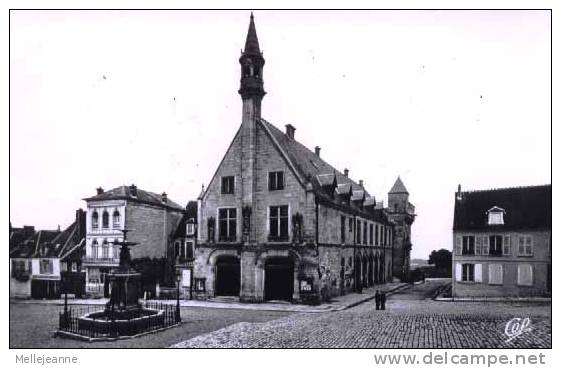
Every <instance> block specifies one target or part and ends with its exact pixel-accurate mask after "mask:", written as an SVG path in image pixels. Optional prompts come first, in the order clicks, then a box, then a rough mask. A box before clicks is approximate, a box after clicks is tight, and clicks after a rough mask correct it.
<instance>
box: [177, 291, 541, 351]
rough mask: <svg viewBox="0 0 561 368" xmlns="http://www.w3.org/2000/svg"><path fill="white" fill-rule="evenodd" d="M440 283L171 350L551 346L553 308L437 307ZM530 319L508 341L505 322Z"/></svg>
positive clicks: (239, 327) (234, 329) (232, 329)
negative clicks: (382, 303)
mask: <svg viewBox="0 0 561 368" xmlns="http://www.w3.org/2000/svg"><path fill="white" fill-rule="evenodd" d="M439 285H441V282H440V281H431V282H427V283H425V284H421V285H416V286H413V287H411V288H408V289H406V290H402V291H401V292H398V293H396V294H394V295H392V296H391V297H389V299H388V303H387V310H385V311H375V310H374V309H375V308H374V301H368V302H366V303H363V304H360V305H358V306H356V307H354V308H350V309H347V310H343V311H338V312H329V313H323V314H308V313H298V314H293V315H290V316H287V317H283V318H280V319H277V320H273V321H269V322H265V323H247V322H242V323H238V324H235V325H232V326H229V327H227V328H224V329H222V330H219V331H215V332H212V333H209V334H205V335H201V336H198V337H196V338H193V339H190V340H187V341H185V342H183V343H180V344H177V345H175V347H189V348H195V347H221V348H226V347H228V348H257V347H282V348H351V347H355V348H487V347H495V348H540V347H544V348H545V347H551V306H550V305H549V304H535V303H532V304H530V303H496V302H494V303H483V302H478V303H474V302H435V301H432V300H430V299H426V298H427V297H429V296H432V294H433V293H434V291H435V289H436V288H437V287H438V286H439ZM515 317H530V318H531V320H532V325H531V328H532V329H531V331H528V332H526V333H524V334H522V335H521V336H519V337H517V338H515V339H513V340H512V341H510V342H506V340H507V339H508V336H506V335H505V325H506V323H507V322H508V321H509V320H510V319H512V318H515Z"/></svg>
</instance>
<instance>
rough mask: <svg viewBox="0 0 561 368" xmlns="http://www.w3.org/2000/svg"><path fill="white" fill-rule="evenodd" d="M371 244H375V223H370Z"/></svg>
mask: <svg viewBox="0 0 561 368" xmlns="http://www.w3.org/2000/svg"><path fill="white" fill-rule="evenodd" d="M369 233H370V245H373V244H374V225H373V224H370V232H369Z"/></svg>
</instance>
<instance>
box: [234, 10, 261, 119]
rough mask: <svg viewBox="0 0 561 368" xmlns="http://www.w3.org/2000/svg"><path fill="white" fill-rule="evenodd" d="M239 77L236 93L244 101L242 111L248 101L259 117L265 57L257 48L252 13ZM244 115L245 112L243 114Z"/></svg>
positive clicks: (241, 58) (257, 42)
mask: <svg viewBox="0 0 561 368" xmlns="http://www.w3.org/2000/svg"><path fill="white" fill-rule="evenodd" d="M239 61H240V66H241V79H240V89H239V91H238V93H239V94H240V95H241V96H242V101H243V103H244V113H245V107H246V103H247V102H250V103H251V104H252V105H253V106H252V107H253V109H252V110H253V112H254V113H255V117H256V118H260V117H261V100H262V99H263V96H265V93H266V92H265V90H264V89H263V66H264V65H265V59H264V58H263V54H262V53H261V50H259V41H258V40H257V32H256V31H255V23H254V21H253V13H251V16H250V18H249V29H248V31H247V37H246V40H245V49H244V50H243V51H242V55H241V56H240V59H239ZM244 115H245V114H244Z"/></svg>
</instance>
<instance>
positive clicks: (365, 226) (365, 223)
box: [362, 221, 368, 245]
mask: <svg viewBox="0 0 561 368" xmlns="http://www.w3.org/2000/svg"><path fill="white" fill-rule="evenodd" d="M367 225H368V223H367V222H366V221H364V232H363V234H362V244H364V245H366V244H367V240H368V234H367V233H368V226H367Z"/></svg>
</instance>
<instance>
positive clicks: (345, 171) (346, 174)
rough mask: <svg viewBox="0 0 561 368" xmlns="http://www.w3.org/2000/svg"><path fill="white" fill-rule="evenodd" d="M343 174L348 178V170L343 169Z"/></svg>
mask: <svg viewBox="0 0 561 368" xmlns="http://www.w3.org/2000/svg"><path fill="white" fill-rule="evenodd" d="M343 173H344V174H345V176H346V177H349V169H347V168H345V170H343Z"/></svg>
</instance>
